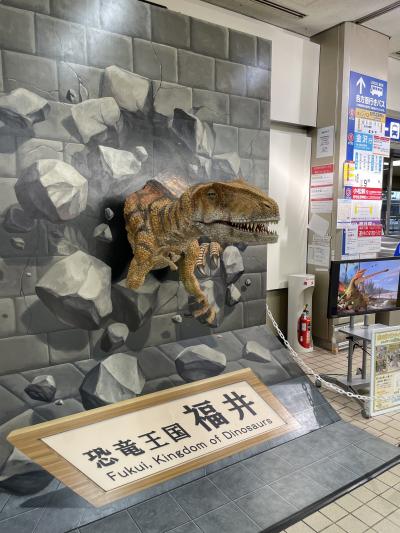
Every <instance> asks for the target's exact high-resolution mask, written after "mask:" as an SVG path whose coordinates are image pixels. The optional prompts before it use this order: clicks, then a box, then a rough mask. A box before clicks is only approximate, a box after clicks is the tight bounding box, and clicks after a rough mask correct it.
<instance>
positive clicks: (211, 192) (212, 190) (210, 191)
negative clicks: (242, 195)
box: [207, 189, 217, 200]
mask: <svg viewBox="0 0 400 533" xmlns="http://www.w3.org/2000/svg"><path fill="white" fill-rule="evenodd" d="M207 196H208V198H209V199H210V200H215V198H216V197H217V193H216V192H215V191H214V189H210V190H209V191H208V192H207Z"/></svg>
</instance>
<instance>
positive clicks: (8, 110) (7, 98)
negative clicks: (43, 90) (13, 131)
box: [0, 88, 50, 128]
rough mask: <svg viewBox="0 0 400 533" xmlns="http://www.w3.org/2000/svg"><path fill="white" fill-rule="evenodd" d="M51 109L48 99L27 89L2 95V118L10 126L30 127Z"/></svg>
mask: <svg viewBox="0 0 400 533" xmlns="http://www.w3.org/2000/svg"><path fill="white" fill-rule="evenodd" d="M49 110H50V106H49V104H48V102H47V100H45V99H44V98H42V97H41V96H38V95H37V94H35V93H33V92H31V91H28V90H27V89H22V88H20V89H15V90H14V91H11V93H9V94H6V95H4V96H0V120H1V121H2V122H4V123H5V124H7V125H8V126H10V127H14V128H30V127H32V126H33V125H34V124H35V123H36V122H40V121H42V120H44V119H45V118H46V116H47V114H48V112H49Z"/></svg>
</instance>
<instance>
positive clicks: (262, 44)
mask: <svg viewBox="0 0 400 533" xmlns="http://www.w3.org/2000/svg"><path fill="white" fill-rule="evenodd" d="M257 52H258V54H257V55H258V66H259V67H261V68H266V69H268V70H271V57H272V42H271V41H269V40H267V39H261V37H258V38H257Z"/></svg>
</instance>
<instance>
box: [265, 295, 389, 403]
mask: <svg viewBox="0 0 400 533" xmlns="http://www.w3.org/2000/svg"><path fill="white" fill-rule="evenodd" d="M266 308H267V315H268V317H269V319H270V320H271V322H272V325H273V326H274V328H275V329H276V332H277V333H278V335H279V337H280V338H281V339H282V342H283V344H284V345H285V346H286V348H287V349H288V350H289V352H290V354H291V356H292V357H293V359H294V360H295V361H296V363H297V364H298V365H299V366H300V368H302V369H303V370H304V371H305V372H306V373H307V374H311V375H312V376H313V377H314V378H315V380H316V381H319V383H321V385H324V386H325V387H327V388H328V389H332V390H334V391H335V392H337V393H338V394H342V395H343V396H348V397H349V398H354V399H355V400H360V401H362V402H367V401H371V400H389V399H393V398H394V397H395V396H394V395H387V396H379V397H377V396H366V395H365V394H357V393H356V392H351V391H347V390H344V389H342V388H340V387H338V386H337V385H335V384H334V383H330V382H329V381H327V380H326V379H324V378H323V377H321V376H320V375H319V374H318V373H317V372H315V370H313V369H312V368H311V367H309V366H308V365H307V364H306V363H305V362H304V361H303V359H302V358H301V357H300V356H299V355H298V354H297V352H295V351H294V349H293V348H292V347H291V346H290V344H289V341H287V340H286V338H285V335H284V334H283V333H282V331H281V330H280V329H279V326H278V324H277V322H276V320H275V318H274V317H273V315H272V313H271V310H270V308H269V307H268V304H266ZM397 397H398V396H396V398H397Z"/></svg>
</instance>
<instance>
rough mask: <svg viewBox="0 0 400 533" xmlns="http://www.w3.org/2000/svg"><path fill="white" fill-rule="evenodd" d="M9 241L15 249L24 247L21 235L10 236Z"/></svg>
mask: <svg viewBox="0 0 400 533" xmlns="http://www.w3.org/2000/svg"><path fill="white" fill-rule="evenodd" d="M10 243H11V246H12V247H13V248H15V249H16V250H24V248H25V241H24V239H23V238H22V237H11V239H10Z"/></svg>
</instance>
